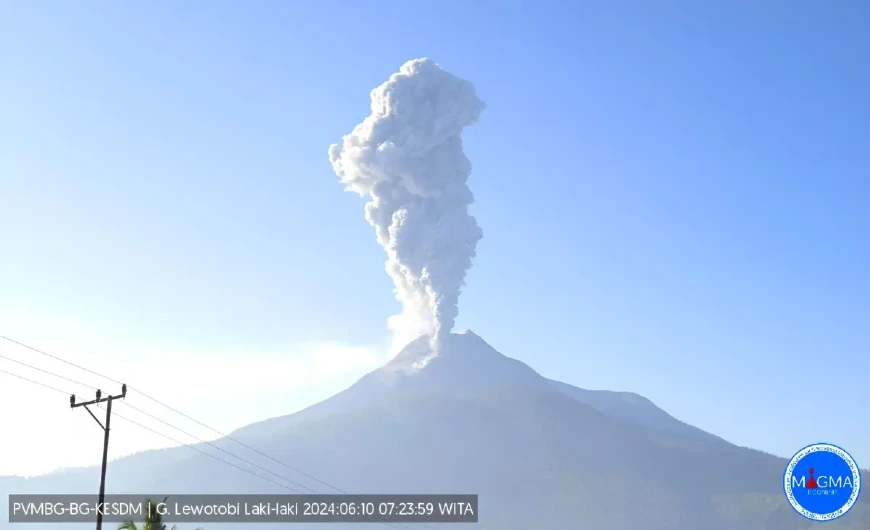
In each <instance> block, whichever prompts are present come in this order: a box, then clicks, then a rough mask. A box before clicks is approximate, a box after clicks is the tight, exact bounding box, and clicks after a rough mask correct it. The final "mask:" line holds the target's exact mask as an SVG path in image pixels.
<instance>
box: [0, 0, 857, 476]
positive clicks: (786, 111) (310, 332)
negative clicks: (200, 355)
mask: <svg viewBox="0 0 870 530" xmlns="http://www.w3.org/2000/svg"><path fill="white" fill-rule="evenodd" d="M714 4H717V5H714ZM868 20H870V9H868V7H867V4H866V3H863V2H858V1H851V2H850V1H844V2H826V3H818V2H799V3H795V2H762V3H759V2H718V3H712V2H656V3H655V6H653V3H642V2H637V3H620V2H596V3H591V2H578V3H575V4H574V5H572V6H571V7H567V8H566V7H565V6H564V5H563V6H560V5H558V4H553V3H538V2H536V3H531V2H518V1H514V2H439V3H438V4H437V5H434V4H429V5H426V4H423V3H407V4H406V5H403V6H401V7H400V6H397V5H395V4H393V5H389V4H386V3H383V4H378V3H356V2H333V3H329V6H328V8H327V7H323V6H322V5H320V4H317V3H313V2H255V3H252V4H251V3H249V4H246V5H245V6H242V4H239V3H238V2H216V1H209V2H184V3H183V5H182V4H181V3H178V2H152V3H148V4H147V5H146V4H137V5H134V4H130V3H125V4H123V5H122V4H114V5H108V4H102V5H100V6H99V9H97V8H96V7H95V6H90V7H88V8H82V7H81V5H77V6H72V5H61V4H52V5H51V6H49V5H48V4H41V5H37V4H36V3H24V2H17V3H13V2H8V3H3V4H2V6H0V49H3V50H4V53H3V60H2V62H0V79H3V81H2V82H0V227H2V228H0V248H2V250H0V256H2V259H0V306H2V308H3V309H5V310H6V311H7V313H6V314H7V315H10V314H13V315H14V314H22V313H26V314H27V315H30V316H29V317H28V318H31V317H32V318H35V319H36V320H38V319H39V318H40V315H46V317H45V318H46V319H48V316H51V318H61V319H63V318H72V319H74V320H75V321H76V322H81V323H84V324H83V325H86V326H87V327H88V329H91V330H93V333H94V334H95V335H99V336H100V337H102V338H108V339H111V340H118V341H124V342H125V343H128V344H129V343H136V342H138V343H141V344H152V343H155V342H156V343H161V344H172V345H174V347H177V348H182V349H184V348H194V349H197V350H209V349H221V350H226V349H230V350H234V351H241V352H248V351H250V352H263V351H279V350H293V349H294V348H298V347H299V345H302V344H311V343H318V342H324V341H329V342H335V343H341V344H348V345H371V344H376V343H378V342H379V341H381V340H382V339H383V337H384V335H385V333H386V327H385V319H386V317H387V316H389V315H390V314H393V313H395V312H396V311H397V310H398V307H397V304H396V302H395V300H394V299H393V296H392V285H391V283H390V280H389V278H388V277H387V275H386V274H385V273H384V268H383V267H384V265H383V264H384V259H385V256H384V255H383V251H382V249H381V248H380V247H379V246H378V245H377V243H376V241H375V238H374V234H373V230H372V228H371V227H370V226H369V225H368V224H367V223H366V222H365V220H364V218H363V211H362V208H363V201H362V200H361V199H360V198H359V197H358V196H356V195H354V194H350V193H344V192H343V191H342V187H341V185H340V184H339V183H338V179H337V177H336V176H335V175H334V173H333V172H332V170H331V167H330V165H329V162H328V159H327V154H326V153H327V148H328V146H329V145H330V144H331V143H334V142H338V141H340V139H341V137H342V136H343V135H344V134H347V133H348V132H350V130H351V129H352V127H353V126H354V125H355V124H356V123H358V122H359V121H360V120H361V119H362V118H363V117H365V115H367V114H368V110H369V109H368V93H369V91H370V90H371V89H372V88H374V87H375V86H377V85H378V84H380V83H382V82H383V81H385V80H386V79H387V77H388V76H389V75H390V74H391V73H392V72H394V71H396V70H397V69H398V67H399V66H400V65H401V64H402V63H403V62H405V61H406V60H409V59H412V58H416V57H424V56H426V57H431V58H433V59H434V60H436V61H437V62H439V63H440V64H441V65H442V66H443V67H444V68H446V69H447V70H449V71H450V72H452V73H454V74H456V75H458V76H461V77H464V78H466V79H468V80H470V81H472V82H473V83H475V85H476V86H477V91H478V94H479V96H480V97H481V99H483V100H484V101H485V102H486V104H487V109H486V111H484V113H483V116H482V119H481V121H480V123H479V124H477V125H475V126H474V127H472V128H471V129H469V130H468V131H467V134H466V153H467V154H468V156H469V158H470V159H471V161H472V164H473V173H472V177H471V181H470V186H471V188H472V190H473V191H474V193H475V196H476V199H477V202H476V203H475V205H474V206H473V210H472V213H473V214H474V215H475V216H476V217H477V220H478V222H479V224H480V225H481V227H482V229H483V232H484V238H483V240H482V241H481V243H480V244H479V245H478V258H477V260H476V261H475V265H474V267H473V268H472V270H471V272H470V274H469V276H468V279H467V283H468V285H467V288H466V289H465V291H464V293H463V296H462V299H461V301H460V317H459V327H460V328H471V329H473V330H474V331H475V332H477V333H478V334H479V335H481V336H482V337H484V338H485V339H486V340H487V341H488V342H490V343H491V344H492V345H493V346H495V347H496V348H497V349H498V350H500V351H501V352H502V353H504V354H506V355H509V356H512V357H516V358H518V359H521V360H523V361H525V362H527V363H528V364H530V365H531V366H533V367H534V368H536V369H537V370H538V371H539V372H541V373H542V374H544V375H546V376H550V377H557V378H559V379H562V380H564V381H567V382H570V383H573V384H576V385H579V386H582V387H586V388H608V389H619V390H632V391H636V392H638V393H641V394H643V395H645V396H647V397H649V398H651V399H653V400H654V401H655V402H656V403H657V404H659V405H660V406H662V407H663V408H665V409H666V410H668V411H669V412H671V413H672V414H674V415H675V416H677V417H679V418H680V419H683V420H685V421H688V422H690V423H693V424H696V425H698V426H700V427H702V428H705V429H707V430H710V431H712V432H714V433H716V434H719V435H722V436H724V437H726V438H728V439H729V440H731V441H734V442H736V443H739V444H741V445H749V446H753V447H757V448H761V449H764V450H768V451H771V452H775V453H777V454H781V455H790V454H791V453H793V452H795V451H797V450H798V449H800V448H801V447H803V446H805V445H807V444H808V443H812V442H815V441H819V440H824V441H828V442H831V443H838V444H840V445H842V446H844V447H845V448H847V449H848V450H851V452H852V453H853V455H854V456H855V457H856V459H857V460H858V462H859V464H860V465H862V467H867V466H868V465H870V430H868V424H870V423H868V417H867V414H866V412H864V411H863V409H864V408H866V407H864V406H862V405H859V404H866V403H868V402H870V389H868V388H870V387H868V386H867V385H866V384H863V383H862V381H864V380H866V374H867V373H868V370H870V355H868V354H870V279H868V270H870V207H868V205H870V169H868V168H870V149H868V145H870V109H868V103H867V101H868V100H867V94H868V93H870V69H868V68H867V66H868V64H867V51H868V49H870V30H868V23H867V21H868ZM34 315H35V316H34ZM0 325H2V322H0ZM36 328H39V326H36ZM36 328H34V329H36ZM39 329H41V330H42V331H41V332H42V333H43V334H42V335H40V333H35V334H33V336H34V337H35V338H36V339H37V340H39V339H42V340H48V339H49V338H51V340H52V341H56V342H57V343H58V344H61V345H63V344H65V342H64V340H65V338H64V336H63V335H62V334H60V333H59V332H57V331H56V330H52V329H50V328H48V327H47V326H46V327H42V328H39ZM131 351H132V350H131ZM112 355H113V356H115V360H118V359H120V360H122V361H124V362H130V363H135V362H137V361H138V359H137V358H135V357H134V354H133V353H131V352H114V353H112ZM136 355H140V353H137V354H136ZM360 373H361V372H360ZM351 375H353V374H351ZM357 375H358V374H357ZM348 377H350V376H348ZM349 380H350V379H349ZM342 381H344V379H342ZM334 384H337V383H334ZM862 386H863V387H864V388H861V387H862ZM325 388H327V387H322V388H320V390H319V391H314V390H312V392H311V393H309V394H304V395H301V396H298V395H297V396H295V397H294V398H293V402H292V403H289V402H288V403H287V405H286V407H287V408H288V409H290V408H294V407H298V406H300V403H301V404H304V403H306V402H309V401H311V400H312V399H315V397H316V398H317V399H319V398H322V397H323V395H328V393H327V394H324V392H325V390H324V389H325ZM330 388H331V387H330ZM169 395H170V396H171V393H170V394H169ZM288 399H289V398H288ZM280 405H281V406H283V404H280ZM257 412H258V411H257V410H254V411H253V412H250V414H251V415H252V417H250V418H249V420H250V421H253V420H255V419H258V418H259V417H260V415H258V413H257ZM239 421H241V418H240V420H239ZM97 456H98V455H97ZM2 471H3V469H2V468H0V472H2Z"/></svg>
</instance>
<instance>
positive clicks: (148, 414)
mask: <svg viewBox="0 0 870 530" xmlns="http://www.w3.org/2000/svg"><path fill="white" fill-rule="evenodd" d="M123 403H124V405H126V406H128V407H130V408H131V409H133V410H135V411H137V412H139V413H141V414H144V415H146V416H148V417H149V418H152V419H155V420H157V421H159V422H160V423H162V424H164V425H166V426H167V427H170V428H172V429H175V430H176V431H178V432H180V433H181V434H185V435H187V436H190V437H191V438H193V439H195V440H197V441H199V442H201V443H204V444H207V445H209V446H210V447H213V448H215V449H217V450H218V451H220V452H222V453H225V454H228V455H230V456H232V457H233V458H237V459H239V460H241V461H242V462H244V463H246V464H248V465H251V466H254V467H256V468H258V469H260V470H262V471H265V472H266V473H269V474H270V475H273V476H275V477H278V478H280V479H281V480H284V481H286V482H288V483H290V484H293V485H295V486H299V487H300V488H302V489H304V490H307V491H308V492H310V493H313V494H315V495H318V494H320V492H319V491H316V490H313V489H311V488H309V487H307V486H305V485H303V484H300V483H298V482H295V481H293V480H290V479H289V478H287V477H285V476H282V475H279V474H278V473H275V472H273V471H270V470H268V469H266V468H265V467H263V466H260V465H257V464H254V463H253V462H250V461H248V460H245V459H244V458H242V457H240V456H238V455H235V454H233V453H231V452H229V451H227V450H226V449H224V448H222V447H218V446H217V445H215V444H213V443H212V442H209V441H208V440H203V439H202V438H199V437H197V436H194V435H192V434H190V433H189V432H187V431H185V430H182V429H180V428H178V427H176V426H175V425H172V424H171V423H169V422H166V421H164V420H162V419H160V418H158V417H157V416H155V415H153V414H151V413H150V412H146V411H144V410H142V409H140V408H139V407H137V406H135V405H131V404H130V403H127V402H126V401H124V402H123ZM299 493H302V492H299Z"/></svg>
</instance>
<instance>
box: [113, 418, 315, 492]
mask: <svg viewBox="0 0 870 530" xmlns="http://www.w3.org/2000/svg"><path fill="white" fill-rule="evenodd" d="M97 408H103V407H100V406H97ZM115 415H116V416H118V417H119V418H121V419H122V420H124V421H127V422H130V423H132V424H133V425H136V426H137V427H140V428H142V429H145V430H146V431H150V432H152V433H154V434H156V435H158V436H162V437H163V438H166V439H167V440H169V441H171V442H174V443H177V444H178V445H182V446H184V447H187V448H188V449H192V450H193V451H196V452H197V453H199V454H202V455H205V456H207V457H209V458H214V459H215V460H217V461H218V462H222V463H224V464H226V465H228V466H232V467H234V468H236V469H238V470H240V471H244V472H245V473H248V474H250V475H253V476H255V477H259V478H261V479H263V480H265V481H267V482H271V483H272V484H275V485H276V486H281V487H282V488H285V489H287V490H290V491H292V492H294V493H302V492H301V491H299V490H296V489H293V488H291V487H290V486H287V485H284V484H281V483H279V482H277V481H274V480H272V479H270V478H268V477H264V476H263V475H259V474H257V473H254V472H253V471H251V470H249V469H245V468H243V467H241V466H237V465H236V464H233V463H232V462H228V461H226V460H224V459H222V458H220V457H217V456H215V455H213V454H211V453H207V452H205V451H203V450H201V449H197V448H196V447H194V446H193V445H191V444H188V443H185V442H182V441H181V440H177V439H175V438H173V437H171V436H169V435H167V434H164V433H162V432H160V431H157V430H154V429H152V428H151V427H147V426H145V425H142V424H141V423H139V422H138V421H135V420H131V419H130V418H128V417H126V416H122V415H120V414H118V413H117V412H116V413H115Z"/></svg>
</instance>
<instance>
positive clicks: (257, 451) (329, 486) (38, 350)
mask: <svg viewBox="0 0 870 530" xmlns="http://www.w3.org/2000/svg"><path fill="white" fill-rule="evenodd" d="M0 339H3V340H7V341H9V342H12V343H14V344H17V345H19V346H21V347H23V348H27V349H28V350H31V351H33V352H36V353H39V354H41V355H45V356H47V357H50V358H52V359H55V360H57V361H60V362H62V363H64V364H67V365H69V366H74V367H76V368H78V369H80V370H84V371H85V372H88V373H90V374H93V375H96V376H98V377H102V378H104V379H108V380H109V381H112V382H114V383H118V384H119V385H120V384H122V383H121V382H120V381H118V380H117V379H115V378H112V377H109V376H107V375H104V374H101V373H98V372H95V371H93V370H90V369H88V368H85V367H84V366H81V365H78V364H76V363H73V362H70V361H67V360H66V359H62V358H60V357H58V356H56V355H52V354H50V353H48V352H45V351H43V350H40V349H38V348H34V347H33V346H29V345H27V344H24V343H23V342H19V341H17V340H15V339H12V338H10V337H6V336H4V335H0ZM130 390H131V391H133V392H136V393H137V394H139V395H141V396H142V397H144V398H146V399H149V400H151V401H153V402H154V403H157V404H158V405H161V406H163V407H165V408H167V409H169V410H171V411H172V412H175V413H176V414H178V415H180V416H183V417H185V418H187V419H188V420H190V421H192V422H194V423H196V424H198V425H200V426H202V427H205V428H206V429H208V430H210V431H212V432H214V433H216V434H217V435H219V436H221V437H223V438H226V439H227V440H230V441H232V442H235V443H237V444H239V445H241V446H242V447H244V448H245V449H248V450H249V451H253V452H254V453H257V454H258V455H260V456H262V457H264V458H267V459H269V460H271V461H272V462H275V463H276V464H280V465H282V466H284V467H286V468H287V469H289V470H291V471H294V472H296V473H299V474H300V475H302V476H304V477H307V478H309V479H311V480H313V481H315V482H318V483H320V484H321V485H323V486H326V487H327V488H331V489H333V490H335V491H337V492H339V493H343V494H345V495H350V494H349V493H348V492H346V491H344V490H342V489H341V488H339V487H336V486H333V485H332V484H329V483H328V482H325V481H323V480H320V479H319V478H317V477H315V476H313V475H310V474H308V473H306V472H304V471H302V470H301V469H297V468H295V467H293V466H291V465H289V464H286V463H284V462H282V461H280V460H278V459H277V458H274V457H272V456H270V455H267V454H266V453H264V452H262V451H260V450H258V449H255V448H253V447H251V446H250V445H248V444H246V443H244V442H241V441H239V440H236V439H235V438H233V437H232V436H230V435H228V434H225V433H223V432H221V431H219V430H217V429H215V428H214V427H210V426H208V425H206V424H205V423H203V422H201V421H199V420H197V419H196V418H193V417H191V416H189V415H187V414H185V413H183V412H181V411H180V410H178V409H176V408H174V407H172V406H170V405H168V404H166V403H164V402H162V401H160V400H159V399H157V398H155V397H153V396H150V395H148V394H146V393H145V392H143V391H141V390H139V389H138V388H136V387H132V386H131V387H130Z"/></svg>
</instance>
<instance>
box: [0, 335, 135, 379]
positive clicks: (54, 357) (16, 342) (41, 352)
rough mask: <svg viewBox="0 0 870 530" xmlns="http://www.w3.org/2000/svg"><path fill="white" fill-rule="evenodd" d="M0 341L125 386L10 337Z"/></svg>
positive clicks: (0, 337)
mask: <svg viewBox="0 0 870 530" xmlns="http://www.w3.org/2000/svg"><path fill="white" fill-rule="evenodd" d="M0 339H3V340H8V341H9V342H11V343H13V344H17V345H19V346H21V347H23V348H27V349H28V350H31V351H35V352H36V353H40V354H42V355H45V356H46V357H51V358H52V359H54V360H56V361H60V362H62V363H64V364H68V365H69V366H74V367H76V368H78V369H79V370H84V371H85V372H88V373H90V374H93V375H95V376H97V377H102V378H103V379H108V380H109V381H111V382H113V383H118V384H119V385H122V384H124V383H122V382H120V381H118V380H117V379H112V378H111V377H109V376H106V375H103V374H100V373H97V372H95V371H93V370H89V369H87V368H85V367H84V366H79V365H77V364H76V363H72V362H70V361H67V360H66V359H61V358H60V357H57V356H56V355H52V354H50V353H47V352H44V351H42V350H38V349H36V348H34V347H33V346H28V345H27V344H24V343H23V342H18V341H17V340H15V339H10V338H9V337H5V336H3V335H0ZM85 386H89V385H85Z"/></svg>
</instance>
